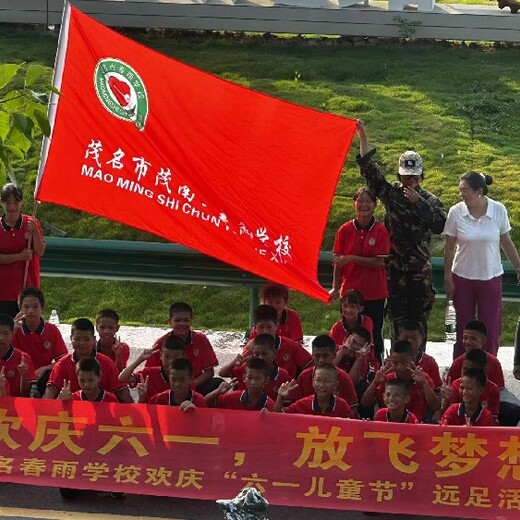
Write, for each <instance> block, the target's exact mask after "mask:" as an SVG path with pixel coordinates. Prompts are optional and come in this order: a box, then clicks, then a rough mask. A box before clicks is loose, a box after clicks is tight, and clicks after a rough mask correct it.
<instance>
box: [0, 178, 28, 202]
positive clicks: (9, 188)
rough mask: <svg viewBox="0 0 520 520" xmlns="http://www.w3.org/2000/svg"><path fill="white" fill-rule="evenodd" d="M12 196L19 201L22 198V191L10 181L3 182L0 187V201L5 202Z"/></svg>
mask: <svg viewBox="0 0 520 520" xmlns="http://www.w3.org/2000/svg"><path fill="white" fill-rule="evenodd" d="M11 196H13V197H14V200H17V201H21V200H23V192H22V190H21V189H20V188H19V187H18V186H15V185H14V184H12V183H11V182H9V183H7V184H4V186H3V187H2V193H1V194H0V201H1V202H7V200H8V199H9V197H11Z"/></svg>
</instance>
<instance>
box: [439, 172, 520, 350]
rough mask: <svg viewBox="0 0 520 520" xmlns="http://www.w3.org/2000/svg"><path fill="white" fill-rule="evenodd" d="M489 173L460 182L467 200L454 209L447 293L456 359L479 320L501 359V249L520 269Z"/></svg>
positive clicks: (474, 174) (450, 215)
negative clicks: (467, 330)
mask: <svg viewBox="0 0 520 520" xmlns="http://www.w3.org/2000/svg"><path fill="white" fill-rule="evenodd" d="M492 182H493V178H492V177H491V176H489V175H483V174H481V173H477V172H468V173H466V174H464V175H463V176H462V177H461V178H460V182H459V193H460V196H461V198H462V202H459V203H458V204H455V205H454V206H452V207H451V208H450V211H449V213H448V219H447V220H446V227H445V228H444V232H445V234H446V245H445V251H444V289H445V291H446V296H447V297H448V298H451V299H453V304H454V305H455V311H456V313H457V341H456V343H455V346H454V349H453V357H454V358H456V357H458V356H460V355H461V354H463V353H464V347H463V345H462V331H463V329H464V325H465V324H466V323H468V322H469V321H471V320H473V319H475V318H478V319H479V320H481V321H483V322H484V323H485V325H486V329H487V342H486V346H485V348H486V350H487V351H489V352H490V353H491V354H494V355H495V356H496V354H497V351H498V347H499V341H500V334H501V332H502V273H503V269H502V261H501V258H500V248H502V249H503V251H504V253H505V254H506V256H507V258H508V259H509V260H510V261H511V263H512V264H513V266H514V268H515V269H516V273H517V277H518V279H519V281H520V258H519V257H518V252H517V250H516V248H515V245H514V244H513V241H512V240H511V236H510V234H509V231H510V230H511V226H510V225H509V218H508V216H507V210H506V208H505V206H504V205H503V204H501V203H500V202H497V201H495V200H492V199H490V198H489V197H487V196H486V195H487V192H488V185H490V184H491V183H492Z"/></svg>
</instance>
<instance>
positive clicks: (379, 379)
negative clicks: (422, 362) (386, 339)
mask: <svg viewBox="0 0 520 520" xmlns="http://www.w3.org/2000/svg"><path fill="white" fill-rule="evenodd" d="M397 377H398V378H400V379H402V380H403V381H405V382H407V383H408V384H409V385H410V402H409V405H408V409H409V410H410V412H412V413H413V414H414V415H415V416H416V417H417V419H418V420H419V421H423V420H424V417H425V414H426V410H427V408H430V410H431V411H432V412H435V411H436V410H438V408H439V406H440V399H439V397H438V395H437V394H436V393H435V391H434V386H435V385H434V383H433V381H432V380H431V378H430V376H429V375H428V374H426V373H425V372H424V371H423V369H422V368H421V367H417V366H416V365H415V363H414V362H413V348H412V345H411V344H410V342H409V341H405V340H397V341H396V342H395V343H394V344H393V346H392V348H391V350H390V357H389V359H388V362H387V364H386V365H385V366H384V367H383V368H382V369H381V370H378V371H377V372H376V374H375V376H374V380H373V381H372V382H371V383H370V385H369V386H368V388H367V389H366V391H365V393H364V394H363V397H362V398H361V404H362V405H363V406H371V405H373V404H374V403H376V402H377V403H378V405H379V407H383V405H384V401H383V395H384V391H385V384H386V382H387V381H389V380H390V379H395V378H397Z"/></svg>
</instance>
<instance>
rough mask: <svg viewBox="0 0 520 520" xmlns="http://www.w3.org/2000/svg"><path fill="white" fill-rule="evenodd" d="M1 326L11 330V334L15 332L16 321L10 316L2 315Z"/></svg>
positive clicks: (0, 318) (0, 317)
mask: <svg viewBox="0 0 520 520" xmlns="http://www.w3.org/2000/svg"><path fill="white" fill-rule="evenodd" d="M0 325H5V326H6V327H9V328H10V329H11V332H13V330H14V320H13V318H11V316H9V314H0Z"/></svg>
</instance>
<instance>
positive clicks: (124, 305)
mask: <svg viewBox="0 0 520 520" xmlns="http://www.w3.org/2000/svg"><path fill="white" fill-rule="evenodd" d="M132 37H134V38H136V39H138V40H140V41H142V42H143V43H145V44H146V45H149V46H151V47H153V48H155V49H157V50H159V51H161V52H164V53H165V54H168V55H170V56H172V57H175V58H178V59H180V60H182V61H184V62H187V63H190V64H192V65H194V66H197V67H199V68H202V69H204V70H207V71H210V72H212V73H214V74H217V75H219V76H221V77H223V78H226V79H229V80H231V81H234V82H237V83H240V84H243V85H246V86H248V87H250V88H253V89H255V90H259V91H262V92H265V93H267V94H270V95H273V96H276V97H279V98H283V99H287V100H290V101H292V102H295V103H299V104H302V105H306V106H309V107H312V108H316V109H319V110H323V111H329V112H334V113H337V114H340V115H344V116H348V117H360V118H362V119H363V120H364V121H365V122H366V125H367V128H368V132H369V139H370V141H371V142H372V143H373V144H375V145H376V146H377V149H378V152H379V158H380V162H381V163H382V164H383V165H386V167H387V171H388V176H389V178H393V177H394V175H395V170H396V168H395V166H396V164H397V160H398V157H399V155H400V154H401V153H402V151H403V150H405V149H409V148H411V149H416V150H417V151H419V153H421V155H422V156H423V159H424V163H425V166H426V170H425V173H426V178H425V181H424V187H425V188H426V189H428V190H431V191H433V192H435V193H436V194H437V195H438V196H439V197H440V198H441V200H442V201H443V202H444V204H445V206H446V207H447V208H448V207H449V206H450V205H452V204H453V203H455V202H457V200H458V194H457V185H458V177H459V176H460V175H461V174H462V173H464V172H465V171H467V170H469V169H477V170H479V171H483V172H485V173H489V174H491V175H493V176H494V177H495V184H494V185H493V186H492V187H491V188H492V189H491V191H490V195H491V196H492V197H493V198H496V199H498V200H500V201H502V202H504V203H505V204H506V205H507V207H508V209H509V214H510V218H511V221H512V225H513V233H512V234H513V239H514V241H515V242H516V243H517V244H519V245H520V231H519V225H520V204H519V202H520V195H519V190H518V185H519V181H518V179H519V176H520V145H519V144H518V134H519V131H520V110H519V95H520V68H519V67H518V63H519V58H520V51H519V49H518V48H510V49H496V48H494V47H493V46H491V45H488V46H485V47H484V46H483V47H479V48H477V49H474V48H468V47H466V46H462V45H461V46H449V45H447V44H443V43H439V44H435V45H431V44H430V45H426V44H423V43H420V42H418V43H416V44H413V45H410V44H408V45H391V44H381V45H378V46H373V47H372V46H370V47H369V46H367V47H351V46H349V45H347V44H342V43H341V40H339V39H327V40H323V41H321V40H319V39H318V40H314V41H313V44H312V45H309V44H305V43H301V42H298V40H297V39H285V40H284V41H282V42H281V41H270V42H267V41H266V39H265V38H263V37H262V36H260V35H259V36H256V37H251V38H247V39H236V38H233V37H229V38H225V37H223V36H218V37H217V36H215V35H212V34H210V33H208V34H206V33H204V34H184V35H182V36H178V35H176V34H174V33H171V32H166V33H165V34H164V35H162V36H161V37H159V35H158V34H157V33H156V32H152V33H149V34H147V33H145V32H138V31H132ZM55 47H56V36H55V35H53V34H49V33H43V32H41V31H39V30H37V29H32V28H19V27H11V26H9V27H8V26H0V48H2V51H3V52H2V59H3V60H5V61H12V60H22V61H39V62H41V63H43V64H45V65H48V66H52V63H53V59H54V53H55ZM356 153H357V143H354V145H353V147H352V150H351V152H350V154H349V157H348V159H347V162H346V164H345V167H344V170H343V174H342V176H341V179H340V181H339V183H338V187H337V191H336V196H335V198H334V203H333V205H332V208H331V211H330V216H329V222H328V226H327V229H326V232H325V236H324V240H323V246H322V249H325V250H327V249H330V248H331V247H332V243H333V239H334V234H335V231H336V230H337V228H338V227H339V226H340V225H341V224H342V223H343V222H345V221H346V220H348V219H349V218H351V217H352V215H353V209H352V202H351V197H352V194H353V193H354V191H355V190H356V189H357V187H359V186H360V185H361V184H362V183H361V179H360V177H359V173H358V169H357V167H356V166H355V162H354V157H355V155H356ZM37 156H38V153H37V151H35V152H34V156H33V157H32V158H30V160H29V161H27V162H26V163H25V164H24V165H23V166H20V168H19V170H18V176H19V178H20V179H22V180H23V182H22V183H23V185H24V187H25V191H26V193H27V194H29V193H30V192H32V188H33V185H34V179H35V176H36V167H37V162H38V157H37ZM28 199H30V197H28ZM28 202H29V204H30V200H29V201H28ZM377 214H378V215H379V216H380V215H381V208H380V207H379V208H378V209H377ZM38 216H39V218H40V219H41V220H43V221H47V222H51V223H52V224H54V225H56V226H57V227H59V228H62V229H64V230H65V231H67V233H68V236H70V237H96V238H120V239H127V240H157V239H156V238H155V237H151V236H150V235H147V234H145V233H143V232H140V231H137V230H134V229H131V228H128V227H125V226H122V225H118V224H114V223H112V222H108V221H105V220H103V219H100V218H97V217H94V216H90V215H84V214H82V213H80V212H77V211H71V210H68V209H66V208H61V207H58V206H52V205H50V204H44V205H42V206H41V207H40V209H39V211H38ZM442 249H443V246H442V239H440V238H438V237H437V238H436V239H435V241H434V245H433V254H434V255H436V256H440V255H442ZM44 289H45V290H46V293H47V295H48V299H49V307H59V308H60V309H61V313H60V316H61V317H62V319H72V318H73V317H76V316H80V315H90V316H91V315H93V314H94V313H95V310H96V309H97V308H99V307H101V306H102V305H108V304H110V305H113V306H115V307H116V308H118V309H120V310H121V313H122V315H123V318H124V320H125V321H126V322H132V323H154V324H158V323H164V319H165V312H166V309H167V306H168V303H169V302H171V301H172V300H175V299H178V298H182V299H185V300H188V301H190V302H191V303H193V305H194V307H195V309H196V314H197V318H196V324H197V325H198V326H204V327H213V328H222V329H227V328H230V329H234V328H243V327H245V326H246V325H247V311H248V307H247V291H246V290H241V289H225V290H223V289H221V288H209V287H208V288H206V289H202V287H200V286H198V287H197V286H173V285H164V286H163V285H159V284H149V285H147V284H138V283H122V282H98V281H85V280H79V281H72V280H56V279H45V280H44ZM292 305H293V307H294V308H296V309H297V310H299V311H300V313H301V315H302V317H303V321H304V329H305V330H306V331H307V332H308V333H318V332H322V331H326V330H328V328H329V327H330V325H331V324H332V323H333V322H334V321H335V320H336V317H337V312H336V309H332V308H330V307H327V306H325V305H323V304H321V303H316V302H313V301H310V300H309V299H308V298H305V297H303V296H301V295H294V296H293V300H292ZM441 308H442V305H441V302H437V305H436V310H435V312H434V314H433V316H432V319H431V331H432V334H431V336H432V338H435V339H440V338H441V337H442V323H443V318H442V313H441V310H442V309H441ZM505 313H506V317H505V320H504V327H505V335H504V341H505V343H511V342H512V334H513V331H514V325H515V323H516V318H517V316H518V305H517V304H506V305H505Z"/></svg>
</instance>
